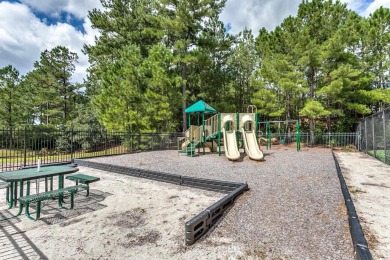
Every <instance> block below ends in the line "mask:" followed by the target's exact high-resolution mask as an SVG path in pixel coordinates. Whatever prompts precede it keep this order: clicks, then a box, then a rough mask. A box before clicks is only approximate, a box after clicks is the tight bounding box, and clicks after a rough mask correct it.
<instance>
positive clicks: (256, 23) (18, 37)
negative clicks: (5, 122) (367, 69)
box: [0, 0, 390, 82]
mask: <svg viewBox="0 0 390 260" xmlns="http://www.w3.org/2000/svg"><path fill="white" fill-rule="evenodd" d="M0 1H1V0H0ZM341 1H342V2H344V3H347V4H348V8H350V9H352V10H355V11H357V12H358V13H360V14H362V15H365V16H368V15H369V14H370V13H372V12H374V11H375V10H376V9H377V8H378V7H380V6H384V7H388V8H390V0H375V1H373V2H372V3H367V0H341ZM21 2H22V4H21V3H10V2H6V1H3V2H0V68H1V67H4V66H7V65H9V64H11V65H13V66H14V67H15V68H17V69H18V70H19V71H20V72H21V74H25V73H27V72H28V71H31V70H32V69H33V63H34V62H35V61H37V60H39V56H40V53H41V52H42V51H44V50H45V49H52V48H53V47H55V46H57V45H63V46H66V47H68V48H69V49H70V50H71V51H74V52H77V54H78V55H79V63H78V64H77V65H76V71H75V75H74V77H73V78H74V80H75V81H77V82H82V79H83V78H84V77H85V75H86V68H87V67H88V66H89V64H88V58H87V57H86V56H85V55H84V54H83V53H82V52H81V49H82V48H83V45H84V44H86V43H87V44H93V43H94V37H95V36H96V35H98V32H97V30H95V29H92V27H91V22H90V21H89V19H88V18H86V17H87V14H88V10H92V9H93V8H101V4H100V1H99V0H21ZM301 2H302V1H301V0H290V1H286V0H245V1H243V0H227V2H226V6H225V8H224V10H223V11H222V13H221V15H220V19H221V20H222V21H223V22H224V23H225V24H230V25H231V31H230V32H231V33H238V32H240V31H242V30H243V29H244V27H247V28H249V29H251V30H252V32H253V34H254V35H257V34H258V31H259V29H260V28H261V27H265V28H266V29H267V30H273V29H274V28H275V27H276V26H277V25H279V24H280V23H281V22H282V21H283V20H284V19H285V18H286V17H288V16H289V15H296V14H297V11H298V6H299V4H300V3H301ZM33 10H35V11H39V12H41V13H44V14H46V15H47V16H51V17H58V16H59V15H60V14H61V12H63V11H64V12H67V13H70V14H72V15H74V16H76V17H77V18H78V19H81V20H83V21H84V23H83V26H84V31H85V32H84V33H82V32H80V31H79V30H76V29H75V28H74V27H73V26H71V25H70V24H68V23H57V24H54V25H48V24H47V23H46V22H45V21H44V19H42V20H41V19H39V18H38V17H37V16H35V15H34V13H33Z"/></svg>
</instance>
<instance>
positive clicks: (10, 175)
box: [0, 166, 79, 182]
mask: <svg viewBox="0 0 390 260" xmlns="http://www.w3.org/2000/svg"><path fill="white" fill-rule="evenodd" d="M78 170H79V169H78V168H76V167H71V166H47V167H40V170H39V172H38V171H37V168H30V169H22V170H17V171H10V172H2V173H0V180H3V181H6V182H16V181H28V180H35V179H40V178H45V177H52V176H57V175H63V174H70V173H74V172H77V171H78Z"/></svg>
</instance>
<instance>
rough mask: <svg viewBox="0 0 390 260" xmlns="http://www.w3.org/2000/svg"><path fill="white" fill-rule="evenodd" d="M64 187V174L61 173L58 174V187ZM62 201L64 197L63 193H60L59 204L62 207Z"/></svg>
mask: <svg viewBox="0 0 390 260" xmlns="http://www.w3.org/2000/svg"><path fill="white" fill-rule="evenodd" d="M63 187H64V175H63V174H61V175H59V176H58V189H62V188H63ZM62 203H65V202H64V198H63V196H62V194H59V196H58V206H59V207H61V208H62Z"/></svg>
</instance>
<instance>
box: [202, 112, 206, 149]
mask: <svg viewBox="0 0 390 260" xmlns="http://www.w3.org/2000/svg"><path fill="white" fill-rule="evenodd" d="M205 141H206V137H205V136H204V112H203V113H202V146H203V155H205V151H204V149H205V147H204V146H205Z"/></svg>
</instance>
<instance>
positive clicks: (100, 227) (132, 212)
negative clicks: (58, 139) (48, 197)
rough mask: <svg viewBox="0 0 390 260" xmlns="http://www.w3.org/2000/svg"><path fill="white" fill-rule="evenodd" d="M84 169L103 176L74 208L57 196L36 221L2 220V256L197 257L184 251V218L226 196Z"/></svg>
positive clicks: (45, 203) (0, 231) (47, 202)
mask: <svg viewBox="0 0 390 260" xmlns="http://www.w3.org/2000/svg"><path fill="white" fill-rule="evenodd" d="M80 171H82V172H84V173H86V174H90V175H93V176H96V177H100V178H101V181H98V182H96V183H92V184H91V194H90V197H88V198H86V197H85V196H84V194H77V195H76V197H75V209H74V210H68V211H67V210H64V209H58V206H57V201H45V202H43V205H44V206H43V208H42V215H41V220H39V221H36V222H34V221H31V220H29V219H27V217H26V216H25V215H24V214H23V215H21V216H20V217H18V218H15V219H13V220H12V221H7V222H2V223H0V259H172V258H176V259H178V258H183V257H186V258H187V259H189V258H193V257H194V255H193V254H194V253H193V252H182V251H181V250H182V249H183V248H184V223H185V222H186V221H188V220H190V219H191V218H192V217H194V216H195V215H197V214H198V213H200V212H201V211H202V210H203V209H205V208H207V207H208V206H209V205H211V204H212V203H214V202H216V201H218V200H219V199H220V198H222V197H223V196H224V194H222V193H216V192H209V191H203V190H199V189H191V188H188V187H185V188H182V187H180V186H176V185H173V184H172V185H171V184H165V183H160V182H156V181H150V180H145V179H139V178H134V177H129V176H125V175H120V174H115V173H108V172H103V171H98V170H94V169H90V168H83V167H80ZM66 182H69V181H66ZM65 185H66V186H71V185H72V183H71V182H69V183H66V184H65ZM32 187H33V190H35V185H32ZM40 189H41V192H42V190H43V182H42V183H41V185H40ZM4 197H5V196H1V199H2V201H0V205H4V204H5V201H4ZM1 212H2V214H0V215H3V216H4V215H5V213H4V212H7V213H8V211H4V210H1ZM15 212H16V209H12V210H11V213H13V214H14V213H15ZM31 212H35V210H34V209H33V208H31ZM3 216H0V217H1V218H2V217H3ZM33 216H35V215H33ZM151 249H153V250H151Z"/></svg>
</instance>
